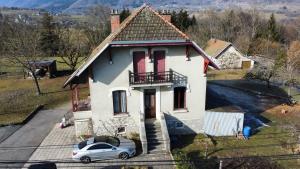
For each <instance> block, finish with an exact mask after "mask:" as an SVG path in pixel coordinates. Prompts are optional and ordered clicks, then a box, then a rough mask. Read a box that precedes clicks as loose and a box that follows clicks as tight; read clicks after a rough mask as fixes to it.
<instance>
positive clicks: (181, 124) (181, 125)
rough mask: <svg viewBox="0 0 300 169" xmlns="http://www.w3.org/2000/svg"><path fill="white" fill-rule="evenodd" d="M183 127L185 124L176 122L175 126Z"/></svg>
mask: <svg viewBox="0 0 300 169" xmlns="http://www.w3.org/2000/svg"><path fill="white" fill-rule="evenodd" d="M183 127H184V125H183V123H182V122H180V121H177V122H176V123H175V128H183Z"/></svg>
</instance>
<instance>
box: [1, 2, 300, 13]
mask: <svg viewBox="0 0 300 169" xmlns="http://www.w3.org/2000/svg"><path fill="white" fill-rule="evenodd" d="M144 2H145V0H0V6H6V7H21V8H40V9H46V10H50V11H55V12H68V13H69V12H71V13H72V12H73V13H74V12H79V13H80V12H82V11H85V10H86V9H88V8H89V7H91V6H95V5H104V6H109V7H113V8H122V7H126V8H135V7H138V6H140V5H142V4H143V3H144ZM146 2H147V3H148V4H151V5H152V6H154V7H156V8H169V9H170V8H171V9H177V8H190V9H201V8H211V7H215V8H220V9H224V8H228V7H233V6H241V7H251V6H257V7H260V8H261V7H262V8H264V7H265V6H267V5H272V4H279V5H286V4H291V3H297V4H300V2H299V0H189V1H183V0H147V1H146Z"/></svg>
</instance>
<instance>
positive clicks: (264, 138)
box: [172, 70, 300, 169]
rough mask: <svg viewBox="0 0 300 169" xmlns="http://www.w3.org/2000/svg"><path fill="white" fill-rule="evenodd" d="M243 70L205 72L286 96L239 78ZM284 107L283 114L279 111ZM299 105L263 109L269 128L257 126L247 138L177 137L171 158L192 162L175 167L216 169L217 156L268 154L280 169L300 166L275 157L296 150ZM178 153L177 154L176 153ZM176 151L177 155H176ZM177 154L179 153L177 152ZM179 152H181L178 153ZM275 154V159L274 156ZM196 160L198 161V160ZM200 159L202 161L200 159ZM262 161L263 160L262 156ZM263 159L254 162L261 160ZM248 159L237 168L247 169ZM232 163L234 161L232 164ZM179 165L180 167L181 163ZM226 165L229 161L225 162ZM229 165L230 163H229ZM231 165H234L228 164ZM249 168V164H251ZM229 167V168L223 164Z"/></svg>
mask: <svg viewBox="0 0 300 169" xmlns="http://www.w3.org/2000/svg"><path fill="white" fill-rule="evenodd" d="M245 73H246V71H244V70H225V71H212V70H211V71H209V72H208V74H207V77H208V79H209V80H211V81H213V82H217V83H221V84H224V85H227V86H232V87H235V88H244V89H248V90H253V91H256V92H262V93H268V94H273V95H279V96H286V95H287V88H279V87H274V86H273V87H271V88H267V87H266V85H265V84H264V83H259V82H254V81H248V80H243V76H244V74H245ZM292 94H293V95H294V96H299V93H298V91H295V90H294V91H292ZM282 110H286V111H287V113H286V114H282ZM299 112H300V104H297V105H294V106H288V105H278V106H276V107H272V108H270V109H267V110H266V111H265V112H263V113H262V114H261V115H262V116H263V117H265V118H266V119H269V120H270V121H271V122H270V124H269V125H270V127H264V128H262V129H260V130H259V131H258V132H257V133H256V134H254V135H253V136H251V138H250V139H249V140H240V139H237V138H236V137H206V136H205V135H202V134H199V135H188V136H183V137H182V138H178V140H180V141H179V143H177V144H176V145H174V147H173V148H174V150H173V152H172V153H173V154H174V157H175V158H178V157H179V158H182V159H188V161H189V160H191V161H192V164H188V165H182V164H178V165H177V167H178V168H218V167H219V160H218V159H220V158H232V157H235V158H236V159H234V160H232V161H231V162H233V161H238V159H239V158H240V157H249V156H269V157H270V158H268V159H271V160H270V161H268V162H269V164H267V166H268V165H271V164H272V165H273V162H275V163H276V164H278V165H280V167H283V168H288V169H290V168H300V160H299V159H286V160H280V159H278V156H279V155H283V154H299V153H300V143H299V141H300V140H299V138H300V132H298V131H299V130H300V114H299ZM178 152H179V153H178ZM178 154H179V155H178ZM180 154H181V155H180ZM182 154H183V155H182ZM276 157H277V158H276ZM199 160H200V162H199ZM201 160H202V161H204V162H201ZM263 160H264V161H267V160H265V159H263ZM261 162H263V161H260V162H257V161H254V162H253V163H252V164H251V165H254V164H255V163H261ZM249 163H251V162H249V161H247V162H245V161H244V163H243V162H242V163H240V164H241V166H239V167H237V168H247V167H246V166H245V165H246V164H249ZM235 164H236V163H235ZM181 165H182V166H181ZM225 165H227V166H229V165H230V163H228V162H227V164H225ZM231 165H232V164H231ZM231 167H232V168H234V165H233V166H231ZM252 167H253V166H252ZM225 168H230V167H225ZM250 168H251V167H250Z"/></svg>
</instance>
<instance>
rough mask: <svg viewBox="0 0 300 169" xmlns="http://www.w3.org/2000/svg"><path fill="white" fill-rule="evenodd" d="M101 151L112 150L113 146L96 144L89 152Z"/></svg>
mask: <svg viewBox="0 0 300 169" xmlns="http://www.w3.org/2000/svg"><path fill="white" fill-rule="evenodd" d="M99 149H112V146H110V145H108V144H96V145H93V146H91V147H90V148H88V150H99Z"/></svg>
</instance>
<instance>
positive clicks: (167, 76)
mask: <svg viewBox="0 0 300 169" xmlns="http://www.w3.org/2000/svg"><path fill="white" fill-rule="evenodd" d="M183 81H184V82H186V81H187V77H186V76H183V75H181V74H179V73H177V72H175V71H173V70H172V69H170V70H169V71H164V72H145V73H134V72H131V71H129V84H130V85H143V84H160V83H175V82H180V83H182V82H183Z"/></svg>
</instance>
